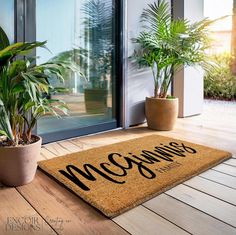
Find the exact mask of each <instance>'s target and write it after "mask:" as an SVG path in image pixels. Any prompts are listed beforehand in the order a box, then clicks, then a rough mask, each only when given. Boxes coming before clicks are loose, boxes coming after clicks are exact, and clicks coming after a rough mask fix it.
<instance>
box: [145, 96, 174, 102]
mask: <svg viewBox="0 0 236 235" xmlns="http://www.w3.org/2000/svg"><path fill="white" fill-rule="evenodd" d="M146 99H150V100H168V101H175V100H178V99H179V98H178V97H174V98H170V99H168V98H160V97H157V98H155V97H147V96H146Z"/></svg>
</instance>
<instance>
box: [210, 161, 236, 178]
mask: <svg viewBox="0 0 236 235" xmlns="http://www.w3.org/2000/svg"><path fill="white" fill-rule="evenodd" d="M212 169H214V170H216V171H219V172H222V173H225V174H228V175H232V176H234V177H236V167H233V166H229V165H226V164H220V165H218V166H216V167H213V168H212Z"/></svg>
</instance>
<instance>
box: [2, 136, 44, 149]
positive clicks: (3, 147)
mask: <svg viewBox="0 0 236 235" xmlns="http://www.w3.org/2000/svg"><path fill="white" fill-rule="evenodd" d="M32 136H36V137H38V138H39V139H38V140H37V141H36V142H34V143H31V144H26V145H19V146H0V149H1V148H2V149H12V148H14V149H15V148H27V147H31V146H34V145H37V144H38V143H39V142H41V143H42V137H41V136H39V135H32Z"/></svg>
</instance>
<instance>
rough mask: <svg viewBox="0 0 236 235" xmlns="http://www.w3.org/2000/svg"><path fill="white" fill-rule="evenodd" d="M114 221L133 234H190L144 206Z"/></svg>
mask: <svg viewBox="0 0 236 235" xmlns="http://www.w3.org/2000/svg"><path fill="white" fill-rule="evenodd" d="M113 221H115V222H116V223H117V224H119V225H120V226H121V227H123V228H125V229H126V230H127V231H128V232H129V233H131V234H133V235H139V234H140V235H144V234H148V235H163V234H165V235H173V234H178V235H181V234H185V235H186V234H189V233H187V232H186V231H184V230H182V229H181V228H179V227H177V226H176V225H174V224H172V223H170V222H169V221H167V220H165V219H163V218H162V217H160V216H158V215H157V214H155V213H153V212H151V211H150V210H148V209H146V208H144V207H143V206H138V207H136V208H134V209H132V210H130V211H128V212H126V213H124V214H122V215H119V216H117V217H115V218H114V219H113Z"/></svg>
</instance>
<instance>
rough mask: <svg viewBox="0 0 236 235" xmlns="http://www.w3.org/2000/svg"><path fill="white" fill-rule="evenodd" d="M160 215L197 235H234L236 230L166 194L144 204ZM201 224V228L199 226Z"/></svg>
mask: <svg viewBox="0 0 236 235" xmlns="http://www.w3.org/2000/svg"><path fill="white" fill-rule="evenodd" d="M144 206H145V207H147V208H149V209H150V210H152V211H154V212H155V213H157V214H158V215H160V216H162V217H164V218H166V219H168V220H169V221H171V222H172V223H174V224H177V225H178V226H180V227H181V228H184V229H185V230H186V231H188V232H190V233H191V234H195V235H205V234H207V235H222V234H224V235H232V234H236V229H235V228H233V227H231V226H229V225H227V224H225V223H223V222H221V221H219V220H217V219H215V218H213V217H211V216H209V215H207V214H205V213H203V212H201V211H199V210H196V209H194V208H193V207H191V206H188V205H186V204H185V203H182V202H180V201H178V200H176V199H174V198H172V197H170V196H168V195H166V194H161V195H159V196H157V197H155V198H153V199H152V200H149V201H148V202H146V203H144ZM199 224H200V225H201V226H199Z"/></svg>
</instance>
